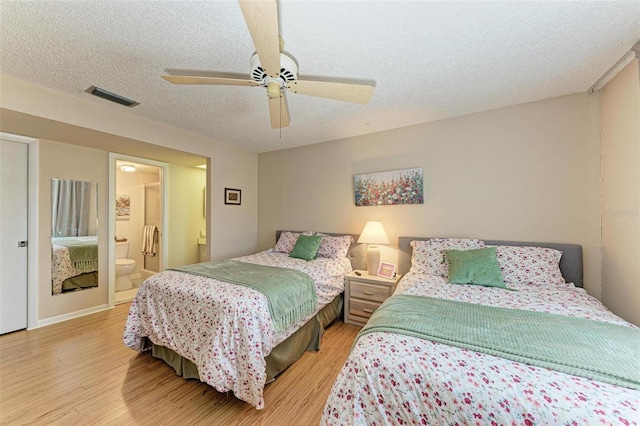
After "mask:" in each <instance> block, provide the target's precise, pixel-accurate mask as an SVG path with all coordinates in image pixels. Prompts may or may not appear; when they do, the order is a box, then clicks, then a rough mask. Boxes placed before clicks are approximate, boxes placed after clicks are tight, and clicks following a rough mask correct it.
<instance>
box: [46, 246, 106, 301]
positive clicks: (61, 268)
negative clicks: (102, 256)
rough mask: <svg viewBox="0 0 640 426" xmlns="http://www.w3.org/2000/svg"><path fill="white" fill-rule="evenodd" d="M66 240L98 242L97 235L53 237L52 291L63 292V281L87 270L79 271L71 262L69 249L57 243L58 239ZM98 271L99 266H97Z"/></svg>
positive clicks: (54, 292) (53, 292)
mask: <svg viewBox="0 0 640 426" xmlns="http://www.w3.org/2000/svg"><path fill="white" fill-rule="evenodd" d="M65 240H71V241H74V240H84V241H89V240H95V241H96V244H97V243H98V239H97V237H66V238H52V246H53V256H52V260H51V293H52V294H60V293H62V282H63V281H64V280H66V279H67V278H71V277H75V276H77V275H80V274H82V273H83V272H87V271H79V270H77V269H76V268H74V267H73V264H72V263H71V256H70V255H69V249H68V248H67V247H65V246H64V245H61V244H56V242H57V241H61V242H64V241H65ZM95 270H96V271H97V270H98V268H97V267H96V269H95Z"/></svg>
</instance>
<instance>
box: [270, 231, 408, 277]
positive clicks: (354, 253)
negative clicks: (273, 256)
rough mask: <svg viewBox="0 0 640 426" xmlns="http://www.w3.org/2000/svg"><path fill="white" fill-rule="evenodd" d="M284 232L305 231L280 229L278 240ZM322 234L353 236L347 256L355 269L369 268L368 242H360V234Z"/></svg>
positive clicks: (277, 233)
mask: <svg viewBox="0 0 640 426" xmlns="http://www.w3.org/2000/svg"><path fill="white" fill-rule="evenodd" d="M283 232H297V233H299V234H302V232H304V231H287V230H279V231H276V242H277V241H278V239H279V238H280V234H281V233H283ZM319 233H320V234H325V235H331V236H333V237H339V236H342V235H351V236H352V237H353V241H354V242H353V243H352V244H351V247H349V252H348V253H347V257H348V258H349V260H350V261H351V267H352V268H353V269H360V270H362V269H367V245H366V244H358V243H357V242H356V241H358V238H359V237H360V235H358V234H339V233H332V232H319ZM409 259H411V258H409Z"/></svg>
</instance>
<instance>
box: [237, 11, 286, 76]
mask: <svg viewBox="0 0 640 426" xmlns="http://www.w3.org/2000/svg"><path fill="white" fill-rule="evenodd" d="M239 3H240V8H241V9H242V14H243V15H244V20H245V21H246V22H247V27H248V28H249V32H250V33H251V39H252V40H253V45H254V46H255V47H256V52H258V58H259V59H260V65H262V69H264V71H265V72H266V73H267V75H268V76H270V77H273V78H275V77H277V76H279V75H280V37H279V34H278V4H277V3H276V0H261V1H257V0H239Z"/></svg>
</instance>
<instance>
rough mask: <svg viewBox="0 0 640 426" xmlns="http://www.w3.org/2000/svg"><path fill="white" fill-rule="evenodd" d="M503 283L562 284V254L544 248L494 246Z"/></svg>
mask: <svg viewBox="0 0 640 426" xmlns="http://www.w3.org/2000/svg"><path fill="white" fill-rule="evenodd" d="M496 255H497V257H498V263H499V264H500V270H501V271H502V277H503V279H504V281H505V282H508V283H519V284H564V283H565V280H564V277H563V276H562V272H560V258H561V257H562V252H561V251H559V250H554V249H551V248H545V247H517V246H496Z"/></svg>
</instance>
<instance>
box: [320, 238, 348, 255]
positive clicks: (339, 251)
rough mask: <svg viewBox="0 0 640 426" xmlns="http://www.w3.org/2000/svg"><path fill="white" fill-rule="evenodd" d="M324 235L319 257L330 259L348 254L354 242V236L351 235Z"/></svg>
mask: <svg viewBox="0 0 640 426" xmlns="http://www.w3.org/2000/svg"><path fill="white" fill-rule="evenodd" d="M317 235H322V237H323V238H322V242H321V243H320V249H319V250H318V257H328V258H330V259H340V258H343V257H346V256H347V253H348V252H349V247H351V244H353V237H352V236H351V235H341V236H339V237H332V236H331V235H324V234H317Z"/></svg>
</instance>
